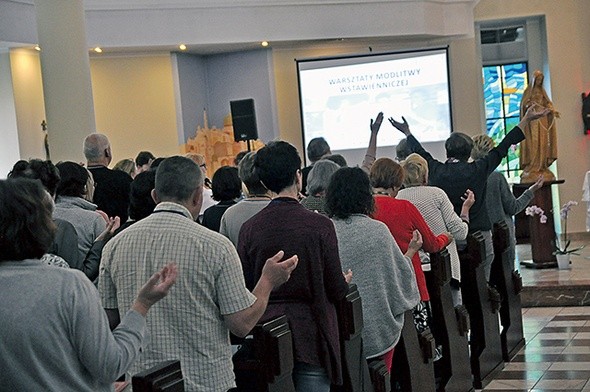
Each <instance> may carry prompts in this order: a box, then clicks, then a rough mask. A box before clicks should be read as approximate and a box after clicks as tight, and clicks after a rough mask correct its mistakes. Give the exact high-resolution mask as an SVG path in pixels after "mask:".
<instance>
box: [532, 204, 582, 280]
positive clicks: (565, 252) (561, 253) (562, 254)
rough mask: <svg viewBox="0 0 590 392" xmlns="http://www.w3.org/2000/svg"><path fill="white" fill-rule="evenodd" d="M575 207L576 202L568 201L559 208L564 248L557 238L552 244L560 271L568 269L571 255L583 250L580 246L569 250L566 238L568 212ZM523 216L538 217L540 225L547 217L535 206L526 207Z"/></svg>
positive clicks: (569, 242) (569, 241)
mask: <svg viewBox="0 0 590 392" xmlns="http://www.w3.org/2000/svg"><path fill="white" fill-rule="evenodd" d="M576 205H578V202H577V201H573V200H570V201H568V202H567V203H565V204H564V205H563V206H562V207H561V210H560V211H559V215H560V216H561V219H562V220H563V244H564V246H562V242H561V241H560V239H559V237H557V238H556V239H555V243H554V246H555V250H554V251H553V254H554V255H555V257H556V258H557V263H558V266H559V268H560V269H568V268H569V265H570V263H571V262H570V256H571V255H572V254H575V255H579V253H577V252H578V251H579V250H581V249H583V248H584V246H580V247H578V248H574V249H570V245H571V240H570V239H568V238H567V218H568V214H569V212H570V210H571V209H572V207H573V206H576ZM525 215H529V216H535V215H539V222H541V223H546V222H547V216H546V215H545V211H543V209H541V208H540V207H537V206H535V205H533V206H530V207H527V208H526V209H525Z"/></svg>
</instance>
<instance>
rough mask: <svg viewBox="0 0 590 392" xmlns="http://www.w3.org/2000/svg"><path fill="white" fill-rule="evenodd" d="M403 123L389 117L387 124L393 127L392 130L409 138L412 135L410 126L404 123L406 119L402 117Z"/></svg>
mask: <svg viewBox="0 0 590 392" xmlns="http://www.w3.org/2000/svg"><path fill="white" fill-rule="evenodd" d="M402 120H403V122H399V121H395V119H394V118H393V117H389V122H390V123H391V125H393V127H394V128H396V129H398V130H399V131H401V132H402V133H403V134H404V135H406V136H410V135H411V134H412V133H411V132H410V126H409V125H408V122H407V121H406V118H405V117H403V116H402Z"/></svg>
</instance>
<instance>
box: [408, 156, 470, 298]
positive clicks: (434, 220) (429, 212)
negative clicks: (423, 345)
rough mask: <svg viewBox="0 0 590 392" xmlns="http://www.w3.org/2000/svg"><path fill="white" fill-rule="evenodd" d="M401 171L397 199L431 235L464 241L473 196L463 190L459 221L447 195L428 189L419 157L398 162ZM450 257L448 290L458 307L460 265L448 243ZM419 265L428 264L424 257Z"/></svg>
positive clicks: (423, 163) (425, 168) (425, 166)
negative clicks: (404, 202) (412, 207)
mask: <svg viewBox="0 0 590 392" xmlns="http://www.w3.org/2000/svg"><path fill="white" fill-rule="evenodd" d="M401 164H402V167H403V169H404V170H405V172H406V177H405V180H404V186H405V187H404V189H401V190H400V191H399V192H398V194H397V198H398V199H402V200H408V201H409V202H411V203H412V204H413V205H415V206H416V208H418V211H420V213H421V214H422V217H423V218H424V220H425V221H426V223H427V224H428V226H429V227H430V229H431V230H432V232H433V233H434V234H437V235H438V234H442V233H445V232H449V233H451V235H452V236H453V238H454V239H456V240H464V239H465V238H466V237H467V232H468V230H469V209H470V208H471V206H472V205H473V203H474V202H475V198H474V196H473V192H471V191H470V190H467V193H466V194H465V201H464V202H463V208H462V209H461V217H459V216H458V215H457V214H456V213H455V210H454V209H453V204H452V203H451V201H450V200H449V197H448V196H447V194H446V193H445V192H444V191H443V190H442V189H440V188H437V187H433V186H428V163H427V162H426V160H425V159H424V158H422V157H421V156H420V155H418V154H416V153H413V154H410V155H409V156H408V157H407V158H406V160H404V161H402V163H401ZM447 250H448V251H449V255H450V257H451V277H452V280H451V288H452V293H453V303H454V305H455V306H456V305H459V304H461V302H462V301H461V291H460V289H459V284H460V282H461V265H460V264H459V254H458V252H457V244H456V242H455V240H452V241H451V242H450V243H449V245H448V246H447ZM420 258H421V259H422V262H423V263H424V262H426V263H428V262H429V261H430V259H429V255H428V254H427V253H424V252H421V253H420Z"/></svg>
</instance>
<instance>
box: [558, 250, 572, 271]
mask: <svg viewBox="0 0 590 392" xmlns="http://www.w3.org/2000/svg"><path fill="white" fill-rule="evenodd" d="M555 257H556V258H557V267H558V268H559V269H570V268H571V267H570V254H569V253H566V254H556V255H555Z"/></svg>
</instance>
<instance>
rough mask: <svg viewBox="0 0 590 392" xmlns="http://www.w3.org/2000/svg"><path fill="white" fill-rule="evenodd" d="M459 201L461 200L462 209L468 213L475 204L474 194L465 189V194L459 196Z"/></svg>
mask: <svg viewBox="0 0 590 392" xmlns="http://www.w3.org/2000/svg"><path fill="white" fill-rule="evenodd" d="M461 200H463V207H464V208H466V209H467V211H469V209H470V208H471V206H472V205H473V203H475V194H474V193H473V191H472V190H471V189H467V190H466V191H465V194H464V195H463V196H461Z"/></svg>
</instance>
